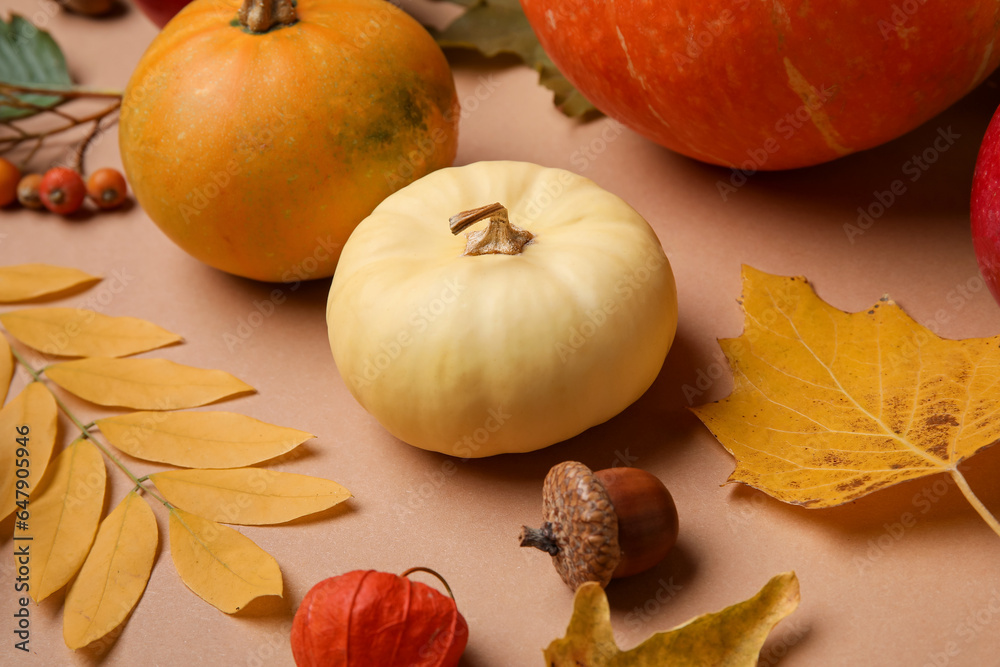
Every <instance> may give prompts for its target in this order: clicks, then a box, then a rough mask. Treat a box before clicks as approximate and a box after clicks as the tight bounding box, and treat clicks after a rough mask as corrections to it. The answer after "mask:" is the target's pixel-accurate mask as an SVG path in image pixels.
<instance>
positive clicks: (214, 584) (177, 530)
mask: <svg viewBox="0 0 1000 667" xmlns="http://www.w3.org/2000/svg"><path fill="white" fill-rule="evenodd" d="M170 555H171V557H173V559H174V567H176V568H177V573H178V574H179V575H180V576H181V579H182V580H183V581H184V583H185V584H187V586H188V588H190V589H191V590H192V591H194V592H195V594H196V595H198V597H200V598H201V599H203V600H204V601H205V602H208V603H209V604H210V605H212V606H214V607H216V608H218V609H220V610H222V611H224V612H226V613H227V614H232V613H235V612H237V611H239V610H240V609H242V608H243V607H245V606H246V605H247V603H248V602H250V601H251V600H253V599H255V598H258V597H260V596H262V595H277V596H279V597H280V596H281V592H282V581H281V570H280V569H279V568H278V562H277V561H276V560H274V558H273V557H272V556H271V555H270V554H269V553H267V552H266V551H264V550H263V549H261V548H260V547H258V546H257V545H256V544H254V543H253V541H251V540H250V538H248V537H244V536H243V535H241V534H240V533H238V532H236V531H235V530H233V529H232V528H229V527H228V526H223V525H221V524H218V523H215V522H214V521H209V520H208V519H204V518H202V517H200V516H198V515H196V514H191V513H190V512H185V511H184V510H182V509H178V508H176V507H175V508H172V509H171V510H170Z"/></svg>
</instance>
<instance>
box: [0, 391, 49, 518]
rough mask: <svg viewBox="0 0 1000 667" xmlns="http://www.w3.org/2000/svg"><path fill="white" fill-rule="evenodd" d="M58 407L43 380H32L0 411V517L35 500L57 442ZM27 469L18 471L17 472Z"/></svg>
mask: <svg viewBox="0 0 1000 667" xmlns="http://www.w3.org/2000/svg"><path fill="white" fill-rule="evenodd" d="M57 417H58V408H57V407H56V400H55V399H54V398H53V397H52V394H50V393H49V390H48V389H46V388H45V385H43V384H42V383H41V382H32V383H31V384H29V385H28V386H27V387H25V388H24V389H23V390H22V391H21V393H19V394H18V395H17V396H15V397H14V398H13V399H11V402H10V403H8V404H7V405H5V406H4V408H3V409H2V410H0V471H3V472H0V474H2V475H3V477H0V519H3V518H6V517H7V515H9V514H10V513H11V512H13V511H14V509H15V508H17V507H20V508H22V509H30V508H28V507H27V506H26V504H25V500H28V494H31V500H30V502H34V498H35V495H34V493H35V489H36V488H37V487H38V485H39V483H40V482H41V481H42V476H43V475H44V473H45V469H46V468H47V467H48V465H49V459H50V458H52V448H53V447H54V446H55V444H56V423H57ZM19 470H21V471H26V472H21V473H20V474H18V471H19Z"/></svg>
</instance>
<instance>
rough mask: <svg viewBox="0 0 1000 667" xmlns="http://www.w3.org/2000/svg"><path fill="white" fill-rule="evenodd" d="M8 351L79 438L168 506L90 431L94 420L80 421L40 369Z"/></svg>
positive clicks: (13, 349) (12, 348)
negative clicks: (42, 390)
mask: <svg viewBox="0 0 1000 667" xmlns="http://www.w3.org/2000/svg"><path fill="white" fill-rule="evenodd" d="M10 351H11V352H12V353H13V355H14V358H15V359H17V362H18V363H19V364H21V366H22V367H23V368H24V370H26V371H28V373H29V374H30V375H31V377H32V378H33V379H34V381H35V382H41V383H42V385H43V386H45V389H46V390H47V391H48V392H49V394H51V395H52V398H53V399H54V400H55V402H56V407H58V408H59V409H60V410H62V413H63V414H64V415H66V416H67V417H69V420H70V421H71V422H73V424H74V425H75V426H76V427H77V428H78V429H80V437H81V438H86V439H88V440H90V441H91V442H92V443H94V445H96V446H97V448H98V449H100V450H101V452H103V453H104V455H105V456H106V457H108V459H109V460H110V461H111V462H112V463H114V464H115V465H116V466H117V467H118V468H119V470H121V471H122V472H124V473H125V474H126V475H128V478H129V479H130V480H132V483H133V484H135V485H136V487H137V488H139V489H142V490H143V491H145V492H146V493H148V494H149V495H150V496H151V497H152V498H155V499H156V500H158V501H160V502H161V503H162V504H164V505H166V506H167V507H168V508H169V507H170V504H169V503H168V502H167V501H166V500H164V499H163V498H162V497H161V496H160V495H159V494H158V493H156V492H155V491H153V490H152V489H150V488H149V487H147V486H145V485H144V484H143V483H142V482H143V481H144V480H148V479H149V478H148V477H141V478H140V477H136V476H135V473H133V472H132V471H131V470H129V468H128V466H126V465H125V464H124V463H122V461H121V459H119V458H118V457H117V456H116V455H115V454H114V452H112V451H111V449H110V447H109V446H108V445H106V444H105V443H103V442H101V441H100V440H98V439H97V437H96V436H95V435H94V434H93V433H91V431H90V429H91V428H93V427H94V426H95V422H90V424H84V423H83V422H82V421H80V419H79V418H78V417H77V416H76V415H75V414H73V411H72V410H70V409H69V406H68V405H66V404H65V403H64V402H63V400H62V399H61V398H59V396H57V395H56V393H55V392H54V391H52V388H51V387H49V386H48V385H46V384H45V382H44V381H43V380H42V371H37V370H35V369H34V368H33V367H32V366H31V364H29V363H28V360H27V359H25V358H24V356H23V355H21V353H20V352H18V351H17V350H16V349H15V348H14V346H13V345H11V347H10Z"/></svg>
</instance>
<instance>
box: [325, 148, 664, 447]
mask: <svg viewBox="0 0 1000 667" xmlns="http://www.w3.org/2000/svg"><path fill="white" fill-rule="evenodd" d="M494 202H496V203H499V204H500V205H501V206H500V207H493V208H490V207H488V206H487V205H490V204H493V203H494ZM484 206H486V208H485V209H484V210H483V211H481V212H479V213H476V212H474V211H469V210H470V209H477V208H480V207H484ZM503 207H506V211H507V212H508V215H509V221H510V225H508V224H507V223H506V222H505V218H506V216H504V211H503V210H501V209H502V208H503ZM463 211H465V212H466V214H465V215H463V216H457V220H456V221H455V226H456V227H458V228H459V229H460V228H462V227H463V226H464V225H467V224H468V223H469V222H470V221H474V220H477V219H478V218H480V217H483V216H486V215H491V218H490V220H489V221H486V220H484V221H482V222H479V223H478V224H476V227H477V228H479V229H480V230H479V231H478V232H472V235H473V236H478V237H483V236H484V233H485V237H486V238H485V241H486V242H487V243H488V247H487V248H486V253H487V254H467V247H466V246H467V238H466V236H467V235H465V234H461V235H456V234H453V233H452V232H451V230H450V229H449V218H451V217H453V216H456V214H458V213H460V212H463ZM517 228H521V229H523V230H527V232H528V234H527V235H523V236H522V237H521V238H516V236H517V232H518V231H519V230H518V229H517ZM458 231H459V230H456V233H457V232H458ZM527 236H531V238H530V241H527V243H526V244H525V243H524V241H525V240H527ZM507 237H515V238H507ZM498 238H500V242H499V243H496V241H497V239H498ZM504 239H506V240H504ZM482 243H483V239H482V238H480V244H482ZM522 246H523V247H522ZM507 253H509V254H507ZM327 325H328V327H329V334H330V346H331V349H332V350H333V356H334V360H335V361H336V363H337V368H338V369H339V371H340V375H341V377H342V378H343V380H344V382H345V383H346V384H347V386H348V388H349V389H350V391H351V393H352V394H353V395H354V397H355V398H356V399H357V400H358V401H359V402H360V403H361V405H363V406H364V407H365V408H366V409H367V410H368V411H369V412H370V413H371V414H372V415H374V416H375V418H376V419H378V421H379V422H381V423H382V425H383V426H385V428H386V429H388V431H389V432H390V433H392V434H393V435H395V436H396V437H397V438H399V439H400V440H403V441H405V442H408V443H410V444H411V445H415V446H417V447H421V448H423V449H429V450H433V451H438V452H444V453H446V454H452V455H454V456H458V457H462V458H472V457H481V456H489V455H493V454H499V453H504V452H527V451H532V450H536V449H540V448H542V447H546V446H548V445H551V444H554V443H556V442H559V441H561V440H565V439H567V438H570V437H572V436H574V435H576V434H578V433H580V432H582V431H584V430H586V429H587V428H589V427H591V426H594V425H596V424H600V423H602V422H604V421H606V420H608V419H610V418H611V417H613V416H615V415H616V414H618V413H619V412H621V411H622V410H624V409H625V408H626V407H627V406H629V405H630V404H631V403H633V402H634V401H635V400H636V399H637V398H639V396H641V395H642V394H643V392H645V391H646V389H648V388H649V386H650V384H652V382H653V380H654V379H655V378H656V376H657V374H658V373H659V371H660V368H661V366H662V365H663V361H664V358H665V357H666V354H667V351H668V350H669V348H670V344H671V343H672V341H673V338H674V333H675V331H676V327H677V295H676V287H675V285H674V277H673V273H672V272H671V270H670V264H669V262H668V261H667V258H666V256H665V255H664V253H663V249H662V247H661V246H660V242H659V240H658V239H657V237H656V234H655V233H654V232H653V230H652V229H651V228H650V226H649V224H648V223H647V222H646V221H645V220H643V218H642V217H641V216H640V215H639V214H638V213H637V212H636V211H635V210H634V209H633V208H632V207H630V206H629V205H628V204H626V203H625V202H624V201H622V200H621V199H620V198H619V197H617V196H615V195H613V194H611V193H609V192H607V191H605V190H603V189H602V188H600V187H599V186H597V185H596V184H595V183H594V182H593V181H590V180H589V179H586V178H583V177H581V176H578V175H576V174H573V173H571V172H568V171H564V170H561V169H549V168H544V167H540V166H538V165H534V164H528V163H521V162H479V163H474V164H470V165H467V166H462V167H452V168H448V169H441V170H439V171H436V172H433V173H431V174H429V175H427V176H425V177H423V178H421V179H419V180H418V181H415V182H414V183H412V184H410V185H408V186H406V187H405V188H403V189H401V190H399V191H397V192H396V193H394V194H392V195H390V196H389V197H388V198H387V199H385V201H383V202H382V203H381V204H380V205H379V206H378V207H377V208H376V209H375V210H374V212H373V213H372V214H371V215H370V216H369V217H368V218H366V219H365V220H364V221H362V222H361V224H360V225H358V227H357V228H356V229H355V231H354V232H353V233H352V235H351V237H350V238H349V239H348V241H347V243H346V244H345V246H344V249H343V253H342V255H341V257H340V262H339V264H338V266H337V270H336V273H335V275H334V278H333V283H332V285H331V288H330V298H329V302H328V305H327Z"/></svg>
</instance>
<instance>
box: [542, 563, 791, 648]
mask: <svg viewBox="0 0 1000 667" xmlns="http://www.w3.org/2000/svg"><path fill="white" fill-rule="evenodd" d="M798 605H799V580H798V578H796V576H795V573H794V572H785V573H783V574H779V575H777V576H775V577H773V578H772V579H771V580H770V581H769V582H767V584H766V585H765V586H764V588H762V589H761V590H760V592H758V593H757V595H755V596H753V597H752V598H750V599H749V600H745V601H743V602H740V603H737V604H734V605H732V606H730V607H726V608H725V609H723V610H722V611H719V612H715V613H712V614H703V615H701V616H698V617H697V618H694V619H691V620H690V621H688V622H687V623H685V624H683V625H681V626H678V627H676V628H674V629H673V630H669V631H667V632H658V633H656V634H654V635H653V636H652V637H650V638H649V639H647V640H646V641H644V642H642V643H641V644H639V645H638V646H636V647H635V648H633V649H630V650H628V651H622V650H621V649H619V648H618V645H617V644H615V640H614V637H613V636H612V631H611V611H610V608H609V607H608V598H607V596H606V595H605V593H604V590H603V589H602V588H601V586H600V585H599V584H598V583H596V582H593V581H590V582H587V583H585V584H583V585H582V586H580V587H579V588H578V589H577V590H576V595H575V597H574V599H573V617H572V618H571V619H570V622H569V627H567V628H566V636H565V637H563V638H562V639H556V640H555V641H553V642H552V643H551V644H549V646H548V648H546V649H545V664H546V665H548V667H578V666H579V665H587V667H661V666H662V665H670V666H671V667H703V666H704V665H714V666H716V667H754V666H755V665H756V664H757V661H758V659H759V657H760V649H761V646H763V645H764V640H766V639H767V635H768V634H769V633H770V632H771V629H772V628H774V626H775V625H777V623H778V621H780V620H781V619H783V618H784V617H786V616H788V615H789V614H790V613H792V612H793V611H795V608H796V607H798Z"/></svg>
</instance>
